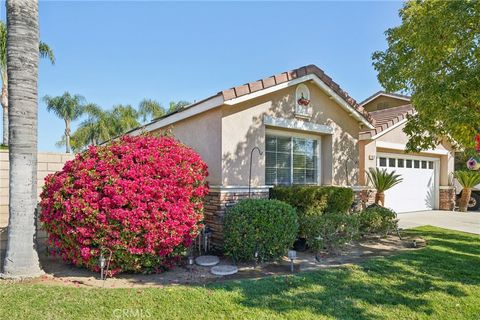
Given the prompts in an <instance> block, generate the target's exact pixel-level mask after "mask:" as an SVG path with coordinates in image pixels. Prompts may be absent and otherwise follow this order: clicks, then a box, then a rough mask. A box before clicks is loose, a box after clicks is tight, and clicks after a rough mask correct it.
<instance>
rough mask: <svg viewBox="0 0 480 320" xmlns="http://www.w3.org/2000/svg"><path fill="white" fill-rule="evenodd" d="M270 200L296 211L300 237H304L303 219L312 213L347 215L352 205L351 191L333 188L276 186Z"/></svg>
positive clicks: (304, 222)
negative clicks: (281, 202) (285, 204)
mask: <svg viewBox="0 0 480 320" xmlns="http://www.w3.org/2000/svg"><path fill="white" fill-rule="evenodd" d="M270 197H271V198H272V199H276V200H280V201H284V202H286V203H288V204H290V205H291V206H293V207H294V208H295V209H296V210H297V215H298V222H299V225H300V236H301V237H304V236H305V230H306V224H308V223H309V222H308V221H306V219H305V217H306V216H307V215H309V214H310V213H312V212H315V214H316V215H318V214H321V213H324V212H329V213H347V212H348V211H349V209H350V207H351V206H352V203H353V198H354V195H353V190H352V189H350V188H345V187H333V186H277V187H274V188H273V189H272V190H271V192H270Z"/></svg>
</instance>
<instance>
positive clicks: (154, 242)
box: [40, 135, 208, 274]
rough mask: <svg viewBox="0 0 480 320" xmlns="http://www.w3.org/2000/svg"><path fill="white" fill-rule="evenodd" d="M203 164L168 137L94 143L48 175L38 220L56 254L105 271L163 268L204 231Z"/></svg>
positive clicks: (144, 270)
mask: <svg viewBox="0 0 480 320" xmlns="http://www.w3.org/2000/svg"><path fill="white" fill-rule="evenodd" d="M206 176H207V166H206V164H205V163H204V162H203V161H202V159H201V158H200V156H199V155H198V154H197V153H196V152H194V151H193V150H192V149H190V148H188V147H186V146H185V145H183V144H181V143H179V142H178V141H176V140H175V139H174V138H172V137H166V136H162V137H155V136H151V135H143V136H136V137H131V136H125V137H122V138H121V139H119V140H117V141H114V142H112V143H111V144H109V145H106V146H91V147H90V148H89V149H88V150H87V151H85V152H83V153H81V154H77V155H76V157H75V159H74V160H72V161H69V162H67V163H66V164H65V166H64V168H63V170H61V171H59V172H57V173H55V174H52V175H49V176H48V177H47V178H46V179H45V180H46V181H45V187H44V189H43V192H42V194H41V214H40V220H41V222H42V223H43V227H44V229H45V230H46V231H47V233H48V241H49V245H50V246H51V247H52V248H53V250H52V251H53V252H54V253H58V254H60V255H61V257H62V258H63V259H64V260H65V261H67V262H70V263H72V264H74V265H77V266H82V267H85V268H88V269H90V270H93V271H99V257H100V254H101V250H102V251H103V252H104V254H105V256H106V257H108V255H109V250H111V252H112V253H113V256H112V260H111V263H110V274H115V273H118V272H122V271H131V272H161V271H163V270H166V269H168V268H170V267H171V266H172V265H173V264H174V263H175V262H176V261H177V260H178V258H179V257H180V255H181V254H183V253H184V252H185V249H186V247H188V246H189V245H190V244H191V243H192V241H193V239H194V238H195V237H196V236H197V234H198V232H199V231H200V229H201V228H202V224H201V221H202V219H203V204H202V199H203V197H204V196H205V195H206V194H207V193H208V188H207V186H206V182H205V179H206Z"/></svg>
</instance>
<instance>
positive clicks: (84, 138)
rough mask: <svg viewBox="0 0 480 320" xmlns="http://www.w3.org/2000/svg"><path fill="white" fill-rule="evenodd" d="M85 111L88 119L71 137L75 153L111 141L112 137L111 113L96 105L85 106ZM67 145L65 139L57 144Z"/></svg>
mask: <svg viewBox="0 0 480 320" xmlns="http://www.w3.org/2000/svg"><path fill="white" fill-rule="evenodd" d="M83 111H84V115H86V116H87V119H86V120H84V121H83V122H82V123H80V125H79V126H78V127H77V129H76V130H75V132H74V133H73V134H72V136H71V146H72V149H73V151H80V150H82V149H85V148H86V147H87V146H89V145H98V144H99V143H101V142H103V141H106V140H108V139H110V138H111V135H112V125H113V122H112V120H111V116H110V115H109V113H107V112H105V111H103V110H102V108H100V107H99V106H98V105H96V104H94V103H89V104H87V105H85V106H84V108H83ZM65 144H66V141H65V137H63V139H62V140H60V141H59V142H57V143H56V145H57V146H64V145H65Z"/></svg>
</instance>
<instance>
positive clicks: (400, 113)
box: [360, 104, 415, 140]
mask: <svg viewBox="0 0 480 320" xmlns="http://www.w3.org/2000/svg"><path fill="white" fill-rule="evenodd" d="M414 113H415V109H414V108H413V106H412V105H411V104H406V105H403V106H399V107H394V108H388V109H383V110H377V111H371V112H370V115H371V117H372V118H373V120H374V125H375V129H371V130H366V131H362V132H360V139H361V140H362V139H370V138H372V137H373V136H375V135H377V134H379V133H380V132H382V131H385V130H386V129H388V128H390V127H392V126H393V125H395V124H396V123H398V122H400V121H402V120H403V119H406V118H407V116H408V115H409V114H410V115H411V114H414Z"/></svg>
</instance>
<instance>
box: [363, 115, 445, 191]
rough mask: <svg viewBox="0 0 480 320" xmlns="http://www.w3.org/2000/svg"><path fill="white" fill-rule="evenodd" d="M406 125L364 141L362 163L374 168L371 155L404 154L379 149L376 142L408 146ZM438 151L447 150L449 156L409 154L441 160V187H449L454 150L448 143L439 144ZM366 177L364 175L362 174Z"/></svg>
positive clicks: (366, 166) (424, 153) (425, 153)
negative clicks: (370, 158) (378, 153)
mask: <svg viewBox="0 0 480 320" xmlns="http://www.w3.org/2000/svg"><path fill="white" fill-rule="evenodd" d="M404 127H405V124H403V125H400V126H398V127H396V128H395V129H393V130H391V131H389V132H387V133H385V134H384V135H382V136H380V137H379V138H377V139H376V140H375V141H370V140H368V141H362V142H361V144H360V145H361V146H363V145H365V147H364V150H362V151H361V152H360V153H361V155H362V158H363V159H361V163H362V162H363V163H365V168H368V167H369V166H371V167H374V166H375V165H376V161H375V160H373V161H372V160H368V156H369V155H375V154H376V152H383V153H397V154H402V153H403V152H402V151H401V150H396V149H386V148H377V146H376V142H377V141H383V142H390V143H395V144H398V145H406V144H407V142H408V136H407V135H406V134H405V132H403V128H404ZM436 149H437V150H446V151H448V152H449V153H448V155H438V154H432V153H428V152H421V153H409V154H411V155H418V156H423V157H431V158H435V159H440V186H447V185H448V184H449V179H450V176H451V173H452V172H453V171H454V162H455V154H454V152H453V151H452V150H453V149H452V148H451V146H450V145H449V144H448V143H446V142H445V143H442V144H439V145H438V146H437V147H436ZM360 171H361V172H363V171H364V170H363V167H361V168H360ZM362 175H364V173H362ZM360 183H361V184H364V183H365V180H364V179H363V178H361V179H360Z"/></svg>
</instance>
